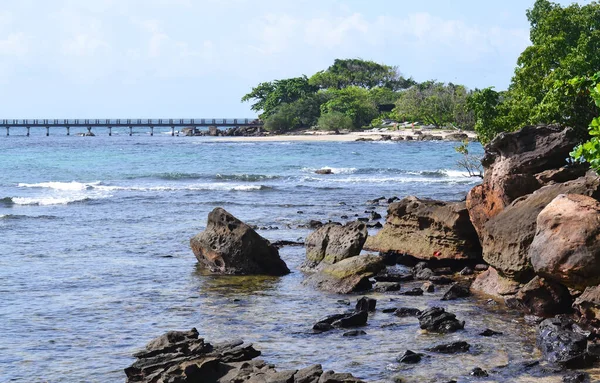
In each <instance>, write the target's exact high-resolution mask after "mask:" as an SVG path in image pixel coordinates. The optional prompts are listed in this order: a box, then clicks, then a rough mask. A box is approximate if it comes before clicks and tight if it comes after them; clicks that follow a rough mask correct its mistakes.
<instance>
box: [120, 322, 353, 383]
mask: <svg viewBox="0 0 600 383" xmlns="http://www.w3.org/2000/svg"><path fill="white" fill-rule="evenodd" d="M259 355H260V351H258V350H256V349H254V347H252V345H244V342H243V341H241V340H240V341H233V342H228V343H221V344H215V345H212V344H210V343H208V342H205V341H204V339H202V338H198V332H197V331H196V329H195V328H194V329H192V330H191V331H171V332H169V333H167V334H165V335H163V336H161V337H159V338H157V339H155V340H154V341H152V342H150V343H149V344H148V346H146V349H145V350H144V351H141V352H138V353H136V354H135V355H134V356H135V357H136V358H137V360H136V361H135V362H134V363H133V364H132V365H131V367H128V368H126V369H125V374H126V376H127V383H167V382H178V383H186V382H187V383H197V382H213V383H229V382H244V381H247V382H272V383H275V382H286V383H318V382H330V383H334V382H346V383H361V382H362V381H361V380H360V379H358V378H355V377H353V376H352V375H350V374H336V373H334V372H333V371H327V372H323V368H322V367H321V365H319V364H316V365H313V366H309V367H306V368H303V369H298V370H285V371H277V370H276V369H275V367H274V366H273V365H270V364H267V363H265V362H264V361H262V360H257V359H254V358H256V357H258V356H259Z"/></svg>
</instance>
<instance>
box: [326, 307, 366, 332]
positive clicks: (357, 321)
mask: <svg viewBox="0 0 600 383" xmlns="http://www.w3.org/2000/svg"><path fill="white" fill-rule="evenodd" d="M368 318H369V314H368V312H367V311H359V312H355V313H353V314H350V315H348V316H345V317H343V318H341V319H338V320H336V321H335V322H333V323H332V326H333V327H342V328H348V327H358V326H364V325H366V324H367V319H368Z"/></svg>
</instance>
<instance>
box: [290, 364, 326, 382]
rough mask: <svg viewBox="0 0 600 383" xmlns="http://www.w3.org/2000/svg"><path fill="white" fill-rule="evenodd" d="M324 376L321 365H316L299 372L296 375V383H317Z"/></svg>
mask: <svg viewBox="0 0 600 383" xmlns="http://www.w3.org/2000/svg"><path fill="white" fill-rule="evenodd" d="M322 374H323V367H321V365H320V364H315V365H313V366H309V367H306V368H303V369H301V370H298V372H296V373H295V374H294V383H317V382H318V381H319V377H320V376H321V375H322Z"/></svg>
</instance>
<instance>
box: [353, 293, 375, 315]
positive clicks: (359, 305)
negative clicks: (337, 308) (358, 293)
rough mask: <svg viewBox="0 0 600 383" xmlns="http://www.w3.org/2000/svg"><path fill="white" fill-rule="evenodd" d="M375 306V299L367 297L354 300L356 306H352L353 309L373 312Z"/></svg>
mask: <svg viewBox="0 0 600 383" xmlns="http://www.w3.org/2000/svg"><path fill="white" fill-rule="evenodd" d="M376 307H377V299H374V298H369V297H362V298H360V299H359V300H358V301H357V302H356V307H355V308H354V310H355V311H369V312H373V311H375V308H376Z"/></svg>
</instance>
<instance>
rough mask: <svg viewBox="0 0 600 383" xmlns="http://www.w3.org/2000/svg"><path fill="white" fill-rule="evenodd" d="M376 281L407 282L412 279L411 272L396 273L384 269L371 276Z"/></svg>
mask: <svg viewBox="0 0 600 383" xmlns="http://www.w3.org/2000/svg"><path fill="white" fill-rule="evenodd" d="M373 279H375V280H376V281H377V282H408V281H412V280H413V279H414V277H413V275H412V274H396V273H390V272H389V271H386V270H384V271H383V272H381V273H379V274H377V275H376V276H374V277H373Z"/></svg>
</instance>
